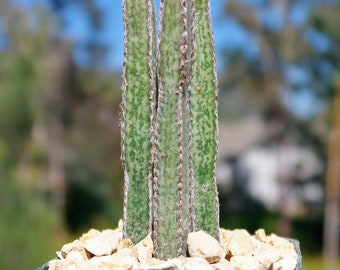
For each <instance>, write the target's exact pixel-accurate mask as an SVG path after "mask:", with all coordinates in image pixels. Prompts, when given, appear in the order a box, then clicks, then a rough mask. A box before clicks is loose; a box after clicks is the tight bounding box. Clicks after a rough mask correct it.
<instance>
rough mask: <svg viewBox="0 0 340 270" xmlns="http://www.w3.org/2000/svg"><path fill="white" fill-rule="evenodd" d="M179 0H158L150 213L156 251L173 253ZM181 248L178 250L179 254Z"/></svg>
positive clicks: (178, 178) (180, 76)
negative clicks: (152, 205)
mask: <svg viewBox="0 0 340 270" xmlns="http://www.w3.org/2000/svg"><path fill="white" fill-rule="evenodd" d="M182 2H183V1H165V0H161V29H160V38H159V40H160V41H159V47H158V55H157V56H158V57H157V63H158V68H157V72H158V106H157V116H156V128H157V131H158V138H157V154H156V155H157V157H156V162H155V174H154V175H155V183H156V186H157V192H156V193H155V199H156V200H157V202H156V204H157V209H156V211H155V212H154V230H155V241H154V242H155V247H156V250H155V252H156V254H157V256H159V257H161V258H170V257H175V256H177V253H178V251H180V250H181V247H180V246H181V245H182V244H181V243H182V240H183V239H182V224H181V222H182V221H181V218H182V216H183V213H182V209H183V208H182V203H183V199H182V194H183V193H182V192H183V184H184V183H183V162H182V159H183V153H182V152H183V145H182V143H183V140H182V138H183V131H182V99H183V86H184V82H185V72H184V71H183V69H184V62H185V58H184V59H183V57H186V55H185V54H186V51H185V48H184V46H185V44H183V43H184V42H183V39H184V38H185V34H183V29H184V23H185V20H184V18H183V17H184V15H183V12H184V11H183V10H182V9H183V8H184V7H183V5H182ZM181 252H182V251H180V253H181Z"/></svg>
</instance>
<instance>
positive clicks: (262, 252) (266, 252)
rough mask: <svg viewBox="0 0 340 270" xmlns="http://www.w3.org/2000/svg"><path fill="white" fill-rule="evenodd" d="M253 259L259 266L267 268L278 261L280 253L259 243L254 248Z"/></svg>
mask: <svg viewBox="0 0 340 270" xmlns="http://www.w3.org/2000/svg"><path fill="white" fill-rule="evenodd" d="M254 255H255V257H256V258H257V259H258V261H259V262H260V264H262V265H267V266H268V268H269V267H270V265H271V264H272V263H273V262H276V261H278V260H279V259H280V251H279V250H277V249H275V248H273V247H272V246H270V245H265V244H262V243H260V244H259V245H258V246H257V247H256V251H255V254H254Z"/></svg>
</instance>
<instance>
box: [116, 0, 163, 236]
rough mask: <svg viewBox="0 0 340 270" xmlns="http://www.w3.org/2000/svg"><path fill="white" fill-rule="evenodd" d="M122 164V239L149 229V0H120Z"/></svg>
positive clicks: (152, 71)
mask: <svg viewBox="0 0 340 270" xmlns="http://www.w3.org/2000/svg"><path fill="white" fill-rule="evenodd" d="M123 20H124V29H125V36H124V50H125V51H124V65H123V85H122V92H123V94H122V120H121V133H122V143H121V149H122V157H121V159H122V164H123V170H124V237H129V238H130V239H131V240H132V241H133V242H134V243H136V242H138V241H140V240H141V239H143V238H144V237H145V236H146V235H147V234H148V233H149V232H150V230H151V218H150V216H151V215H150V212H151V207H150V206H151V201H152V198H151V197H152V191H151V183H152V162H151V139H150V134H151V132H152V122H153V116H154V114H155V113H154V110H155V93H156V91H155V89H156V84H155V75H156V74H155V52H156V49H155V48H156V44H155V15H154V3H153V1H151V0H148V1H146V0H123Z"/></svg>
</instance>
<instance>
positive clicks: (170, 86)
mask: <svg viewBox="0 0 340 270" xmlns="http://www.w3.org/2000/svg"><path fill="white" fill-rule="evenodd" d="M160 4H161V12H160V14H161V19H160V24H161V27H160V31H159V39H158V48H157V53H156V56H155V51H156V49H155V28H154V5H153V3H152V1H151V0H150V1H145V0H144V1H142V0H135V1H133V0H125V1H123V12H124V26H125V58H124V68H123V103H122V107H123V110H122V111H123V113H122V123H121V125H122V161H123V168H124V178H125V189H124V191H125V193H124V198H125V199H124V237H129V238H131V239H132V241H133V242H137V241H139V240H141V239H142V238H143V237H145V235H146V234H147V233H148V232H150V231H151V235H152V238H153V242H154V255H155V256H157V257H159V258H160V259H168V258H172V257H176V256H179V255H186V250H187V247H186V240H187V235H188V233H189V232H190V231H195V230H204V231H206V232H207V233H209V234H211V235H212V236H214V237H215V238H216V239H219V216H218V212H219V209H218V196H217V187H216V178H215V169H216V156H217V79H216V67H215V52H214V44H213V35H212V27H211V17H210V7H209V1H208V0H177V1H170V0H168V1H167V0H161V2H160ZM155 75H156V76H157V80H156V78H155ZM156 81H157V85H156Z"/></svg>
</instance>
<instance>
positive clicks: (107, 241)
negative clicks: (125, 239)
mask: <svg viewBox="0 0 340 270" xmlns="http://www.w3.org/2000/svg"><path fill="white" fill-rule="evenodd" d="M121 239H122V234H121V232H119V231H117V230H104V231H103V232H102V233H100V234H99V235H97V236H95V237H93V238H90V239H88V240H86V241H85V244H84V248H85V249H86V250H87V251H89V252H90V253H91V254H94V255H95V256H103V255H110V254H112V252H113V251H115V250H116V249H117V246H118V243H119V241H120V240H121Z"/></svg>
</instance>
